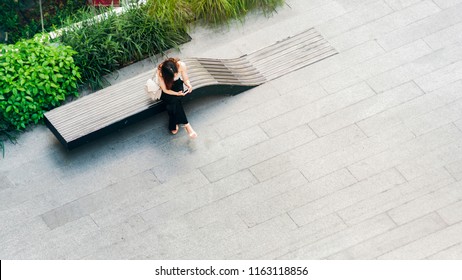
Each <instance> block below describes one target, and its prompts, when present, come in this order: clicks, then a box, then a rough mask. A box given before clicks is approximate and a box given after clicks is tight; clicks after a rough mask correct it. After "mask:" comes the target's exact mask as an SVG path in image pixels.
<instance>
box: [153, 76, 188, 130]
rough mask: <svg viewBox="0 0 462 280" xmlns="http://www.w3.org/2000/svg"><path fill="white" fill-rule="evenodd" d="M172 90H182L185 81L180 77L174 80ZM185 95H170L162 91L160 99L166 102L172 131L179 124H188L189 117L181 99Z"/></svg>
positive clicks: (169, 126) (169, 125) (169, 127)
mask: <svg viewBox="0 0 462 280" xmlns="http://www.w3.org/2000/svg"><path fill="white" fill-rule="evenodd" d="M171 90H173V91H176V92H178V91H182V90H183V81H182V80H181V79H178V80H176V81H173V85H172V88H171ZM182 99H183V96H176V95H170V94H167V93H165V92H162V95H161V96H160V100H162V101H164V102H165V103H166V108H167V113H168V118H169V120H168V129H169V130H170V131H172V130H176V125H177V124H187V123H188V119H187V118H186V114H185V112H184V109H183V103H181V100H182Z"/></svg>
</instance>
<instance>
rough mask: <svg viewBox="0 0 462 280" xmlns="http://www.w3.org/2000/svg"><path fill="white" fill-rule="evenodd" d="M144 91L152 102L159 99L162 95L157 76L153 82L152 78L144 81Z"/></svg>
mask: <svg viewBox="0 0 462 280" xmlns="http://www.w3.org/2000/svg"><path fill="white" fill-rule="evenodd" d="M144 91H145V92H146V94H147V95H148V96H149V97H150V98H151V99H152V100H154V101H157V100H159V99H160V96H161V95H162V89H161V88H160V86H159V80H158V78H157V74H156V78H155V80H154V79H153V78H149V79H148V80H147V81H146V85H144Z"/></svg>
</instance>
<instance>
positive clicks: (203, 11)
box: [188, 0, 285, 26]
mask: <svg viewBox="0 0 462 280" xmlns="http://www.w3.org/2000/svg"><path fill="white" fill-rule="evenodd" d="M188 2H189V3H190V5H191V9H192V10H193V11H194V14H195V15H196V18H197V19H199V20H201V21H203V22H204V23H205V24H208V25H212V26H218V25H221V24H223V23H227V22H229V21H230V20H232V19H242V18H243V17H244V16H245V15H246V14H247V13H248V12H250V11H253V10H261V11H263V13H264V14H265V15H269V14H271V13H273V12H275V11H276V9H277V8H278V7H279V6H281V5H283V4H284V2H285V1H284V0H188Z"/></svg>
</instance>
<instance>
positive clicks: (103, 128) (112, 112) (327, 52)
mask: <svg viewBox="0 0 462 280" xmlns="http://www.w3.org/2000/svg"><path fill="white" fill-rule="evenodd" d="M336 53H337V52H336V51H335V49H333V48H332V47H331V46H330V45H329V43H328V42H327V41H326V40H325V39H324V38H323V37H322V36H321V35H320V34H319V33H318V32H317V31H316V30H315V29H309V30H307V31H305V32H303V33H301V34H298V35H296V36H293V37H289V38H287V39H285V40H282V41H280V42H277V43H275V44H273V45H271V46H268V47H266V48H263V49H261V50H258V51H256V52H254V53H251V54H247V55H244V56H241V57H239V58H235V59H211V58H187V59H183V61H184V62H185V63H186V65H187V66H188V74H189V77H190V80H191V83H192V85H193V86H194V91H193V92H192V94H190V95H187V96H186V97H185V99H186V100H188V99H190V98H195V97H197V96H201V95H203V94H207V93H225V94H229V95H235V94H238V93H241V92H243V91H246V90H248V89H250V88H252V87H256V86H258V85H261V84H263V83H265V82H267V81H269V80H273V79H276V78H278V77H280V76H282V75H284V74H287V73H288V72H291V71H295V70H297V69H300V68H302V67H306V66H307V65H310V64H312V63H315V62H317V61H320V60H322V59H325V58H327V57H330V56H332V55H334V54H336ZM152 73H153V71H149V72H146V73H143V74H140V75H138V76H136V77H134V78H131V79H129V80H126V81H123V82H121V83H119V84H116V85H113V86H109V87H107V88H104V89H102V90H100V91H98V92H95V93H93V94H90V95H87V96H84V97H82V98H80V99H77V100H75V101H72V102H70V103H68V104H65V105H63V106H60V107H58V108H55V109H53V110H51V111H49V112H46V113H45V124H46V125H47V127H48V128H49V129H50V130H51V131H52V132H53V134H54V135H55V136H56V138H57V139H58V140H59V141H60V142H61V144H63V145H64V146H65V147H66V148H67V149H73V148H75V147H77V146H80V145H82V144H84V143H86V142H89V141H91V140H93V139H95V138H98V137H100V136H101V135H104V134H107V133H110V132H111V131H114V130H117V129H119V128H121V127H123V126H126V125H129V124H131V123H134V122H136V121H139V120H141V119H144V118H146V117H148V116H152V115H153V114H156V113H159V112H162V111H164V110H165V106H164V104H163V102H162V101H156V102H154V101H152V100H150V99H149V98H148V97H147V95H146V94H145V93H144V84H145V82H146V80H147V79H148V78H149V77H150V76H151V75H152Z"/></svg>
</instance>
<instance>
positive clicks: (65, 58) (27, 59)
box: [0, 37, 80, 130]
mask: <svg viewBox="0 0 462 280" xmlns="http://www.w3.org/2000/svg"><path fill="white" fill-rule="evenodd" d="M74 54H75V51H73V50H72V49H71V48H70V47H66V46H54V45H50V44H49V42H48V41H47V40H44V42H40V40H39V39H38V37H36V38H35V39H29V40H23V41H19V42H17V43H16V44H14V45H0V113H1V114H2V117H3V118H4V121H5V122H6V123H7V124H9V125H11V126H12V127H13V128H15V129H18V130H22V129H24V128H26V126H27V125H28V124H30V123H38V122H39V121H40V120H41V119H42V118H43V114H44V112H46V111H48V110H50V109H52V108H54V107H56V106H59V105H60V104H61V103H62V102H63V101H64V100H65V98H66V97H67V96H69V95H75V96H76V95H77V94H78V93H77V83H78V82H79V78H80V74H79V70H78V68H77V67H76V66H75V64H74V59H73V58H72V55H74Z"/></svg>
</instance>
